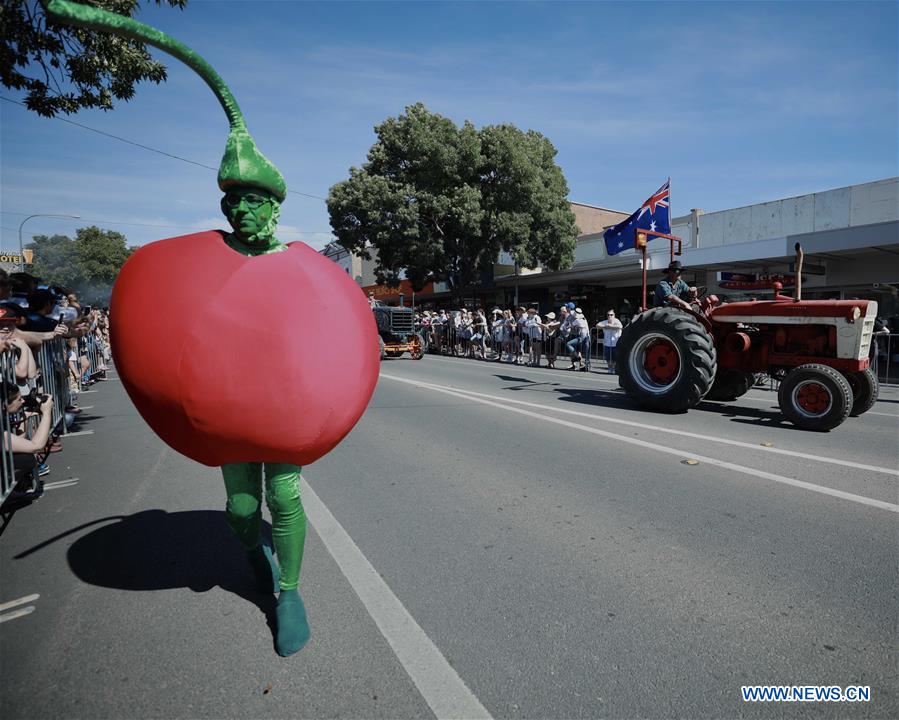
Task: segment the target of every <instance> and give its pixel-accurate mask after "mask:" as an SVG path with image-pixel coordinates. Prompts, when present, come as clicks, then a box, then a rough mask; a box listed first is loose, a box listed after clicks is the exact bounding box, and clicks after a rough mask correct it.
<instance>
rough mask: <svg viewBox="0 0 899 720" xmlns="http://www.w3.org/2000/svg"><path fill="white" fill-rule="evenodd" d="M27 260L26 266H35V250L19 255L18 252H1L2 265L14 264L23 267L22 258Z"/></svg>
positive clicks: (0, 261) (0, 260)
mask: <svg viewBox="0 0 899 720" xmlns="http://www.w3.org/2000/svg"><path fill="white" fill-rule="evenodd" d="M23 256H24V258H25V262H24V264H25V265H33V264H34V250H24V251H22V254H21V255H20V254H19V251H18V250H0V263H13V264H15V265H22V264H23V262H22V257H23Z"/></svg>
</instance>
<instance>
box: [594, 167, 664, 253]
mask: <svg viewBox="0 0 899 720" xmlns="http://www.w3.org/2000/svg"><path fill="white" fill-rule="evenodd" d="M670 186H671V179H670V178H669V179H668V180H667V181H666V182H665V184H664V185H662V187H660V188H659V189H658V190H656V191H655V192H654V193H653V194H652V195H650V196H649V199H647V200H646V202H644V203H643V204H642V205H641V206H640V209H639V210H637V211H636V212H635V213H634V214H633V215H631V216H630V217H629V218H628V219H627V220H623V221H622V222H620V223H618V224H617V225H615V226H614V227H610V228H609V229H608V230H606V231H605V232H604V233H603V236H602V237H603V240H605V242H606V252H607V253H608V254H609V255H617V254H618V253H620V252H622V251H623V250H628V249H630V248H632V247H634V241H635V239H636V232H635V231H636V230H638V229H639V230H654V231H656V232H661V233H666V234H669V235H670V234H671V216H670V214H669V208H668V203H669V201H670V198H669V191H670ZM649 239H650V240H652V237H650V238H649Z"/></svg>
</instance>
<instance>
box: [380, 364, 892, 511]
mask: <svg viewBox="0 0 899 720" xmlns="http://www.w3.org/2000/svg"><path fill="white" fill-rule="evenodd" d="M381 377H383V378H386V379H388V380H394V381H396V382H400V383H405V384H408V385H412V386H414V387H420V388H422V389H424V390H430V391H431V392H438V393H443V394H445V395H450V396H452V397H457V398H463V399H465V400H468V401H470V402H475V403H480V404H482V405H489V406H491V407H495V408H498V409H500V410H504V411H506V412H511V413H515V414H518V415H524V416H526V417H531V418H535V419H537V420H540V421H542V422H548V423H553V424H555V425H561V426H563V427H568V428H572V429H574V430H580V431H582V432H586V433H590V434H592V435H599V436H602V437H606V438H610V439H612V440H616V441H618V442H621V443H627V444H629V445H636V446H638V447H642V448H646V449H647V450H653V451H655V452H659V453H664V454H666V455H674V456H676V457H679V458H683V457H684V456H685V455H686V454H689V456H690V457H691V458H694V459H696V460H699V461H700V462H704V463H707V464H709V465H714V466H716V467H720V468H724V469H725V470H732V471H733V472H737V473H740V474H742V475H750V476H752V477H757V478H762V479H764V480H771V481H772V482H776V483H780V484H782V485H789V486H792V487H796V488H801V489H803V490H809V491H811V492H815V493H818V494H821V495H829V496H831V497H836V498H840V499H842V500H848V501H850V502H854V503H858V504H859V505H867V506H869V507H875V508H879V509H881V510H888V511H890V512H894V513H899V505H895V504H893V503H888V502H884V501H883V500H876V499H874V498H869V497H865V496H863V495H856V494H854V493H849V492H844V491H843V490H836V489H834V488H829V487H825V486H822V485H815V484H814V483H809V482H805V481H803V480H795V479H793V478H788V477H786V476H784V475H777V474H775V473H769V472H766V471H764V470H757V469H755V468H751V467H746V466H745V465H737V464H736V463H731V462H727V461H725V460H718V459H717V458H713V457H708V456H706V455H697V454H695V453H692V452H691V453H684V452H682V451H680V450H677V449H675V448H669V447H666V446H664V445H658V444H656V443H651V442H647V441H646V440H638V439H637V438H632V437H628V436H626V435H619V434H618V433H613V432H608V431H607V430H600V429H598V428H594V427H590V426H589V425H580V424H578V423H573V422H569V421H568V420H562V419H561V418H556V417H552V416H550V415H544V414H540V413H536V412H532V411H530V410H524V409H523V408H517V407H510V406H509V405H504V404H500V403H499V402H495V401H493V400H487V399H486V398H484V397H482V396H479V395H468V394H466V393H462V392H458V391H457V390H455V389H447V388H441V387H437V386H434V385H430V384H428V383H423V382H421V381H416V380H407V379H406V378H399V377H394V376H392V375H384V374H382V375H381ZM503 400H504V402H505V399H503ZM724 477H727V476H726V475H725V476H724Z"/></svg>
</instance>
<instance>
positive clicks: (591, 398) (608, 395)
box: [556, 388, 807, 432]
mask: <svg viewBox="0 0 899 720" xmlns="http://www.w3.org/2000/svg"><path fill="white" fill-rule="evenodd" d="M556 392H557V393H559V395H560V400H562V401H564V402H573V403H578V404H581V405H590V406H592V407H597V408H613V409H616V410H642V408H641V407H640V406H639V405H638V404H637V403H636V402H634V401H632V400H631V399H630V398H628V397H627V395H625V394H624V393H623V392H621V391H617V392H616V391H614V390H600V389H592V388H590V389H570V388H564V389H558V390H556ZM687 412H706V413H714V414H717V415H720V416H721V417H722V418H727V419H729V420H730V421H731V422H736V423H743V424H747V425H758V426H761V427H772V428H777V429H779V430H780V429H783V430H792V431H796V432H807V431H805V430H802V429H801V428H797V427H796V426H795V425H793V424H792V423H790V422H789V421H787V419H786V418H785V417H784V416H783V414H782V413H781V412H780V410H779V409H772V410H766V409H763V408H755V407H745V406H742V405H739V406H737V405H732V404H729V403H725V402H721V403H718V402H710V401H703V402H701V403H699V405H697V406H696V407H694V408H691V409H690V410H683V411H680V412H675V413H666V412H661V411H660V412H659V413H658V414H659V415H672V414H674V415H682V414H684V413H687Z"/></svg>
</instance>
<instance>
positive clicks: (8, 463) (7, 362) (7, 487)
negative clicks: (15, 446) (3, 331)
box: [0, 350, 16, 504]
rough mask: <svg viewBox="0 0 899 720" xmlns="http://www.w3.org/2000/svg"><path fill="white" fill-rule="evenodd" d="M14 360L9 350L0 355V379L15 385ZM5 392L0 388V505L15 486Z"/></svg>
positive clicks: (10, 431) (10, 429)
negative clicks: (0, 433)
mask: <svg viewBox="0 0 899 720" xmlns="http://www.w3.org/2000/svg"><path fill="white" fill-rule="evenodd" d="M15 367H16V358H15V355H13V353H12V352H10V351H9V350H7V351H5V352H3V353H0V378H2V379H3V380H6V381H7V382H9V383H11V384H13V385H15V382H16V371H15ZM7 400H8V398H7V397H6V392H5V391H4V390H3V389H2V388H0V403H2V411H0V415H2V417H0V432H2V433H3V435H2V438H3V442H2V443H0V504H2V503H3V501H4V500H6V498H7V497H9V494H10V493H11V492H12V490H13V487H14V486H15V484H16V478H15V466H14V464H13V463H14V461H13V455H12V448H9V447H7V442H6V438H7V437H8V436H9V435H10V434H12V427H11V424H10V420H9V413H7V412H6V402H7Z"/></svg>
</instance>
